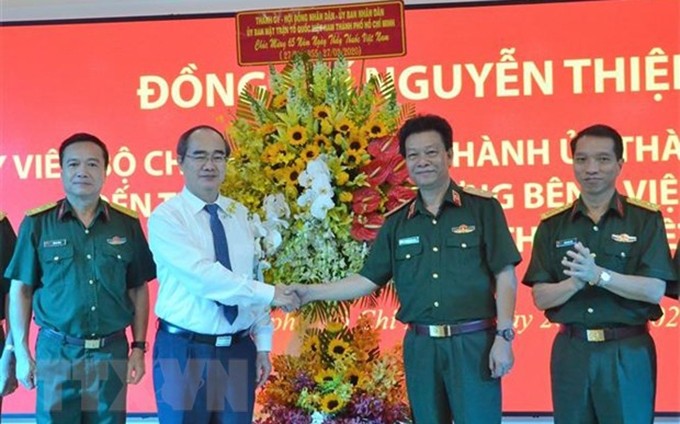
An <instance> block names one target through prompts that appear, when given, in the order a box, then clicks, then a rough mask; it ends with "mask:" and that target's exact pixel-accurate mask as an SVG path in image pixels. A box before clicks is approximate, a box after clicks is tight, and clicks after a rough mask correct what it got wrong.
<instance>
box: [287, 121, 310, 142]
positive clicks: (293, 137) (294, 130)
mask: <svg viewBox="0 0 680 424" xmlns="http://www.w3.org/2000/svg"><path fill="white" fill-rule="evenodd" d="M286 139H287V140H288V142H289V143H290V144H291V145H293V146H300V145H302V144H305V143H306V142H307V129H306V128H305V127H303V126H302V125H295V126H293V127H290V128H288V131H286Z"/></svg>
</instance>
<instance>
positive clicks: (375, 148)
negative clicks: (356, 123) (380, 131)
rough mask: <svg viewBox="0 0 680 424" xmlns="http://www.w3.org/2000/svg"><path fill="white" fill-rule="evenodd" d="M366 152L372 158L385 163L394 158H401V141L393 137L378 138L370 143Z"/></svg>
mask: <svg viewBox="0 0 680 424" xmlns="http://www.w3.org/2000/svg"><path fill="white" fill-rule="evenodd" d="M366 150H368V153H370V154H371V156H372V157H374V158H376V159H382V160H384V161H387V159H390V158H392V157H394V156H401V155H400V154H399V139H398V138H397V137H393V136H388V137H380V138H376V139H375V140H373V141H371V142H370V143H368V147H367V148H366Z"/></svg>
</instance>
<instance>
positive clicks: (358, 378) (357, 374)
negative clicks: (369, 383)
mask: <svg viewBox="0 0 680 424" xmlns="http://www.w3.org/2000/svg"><path fill="white" fill-rule="evenodd" d="M345 380H347V381H348V382H349V384H351V385H352V386H355V387H356V386H358V385H359V383H363V382H365V381H366V375H365V374H364V373H362V372H361V371H359V370H358V369H356V368H350V369H348V370H347V372H345Z"/></svg>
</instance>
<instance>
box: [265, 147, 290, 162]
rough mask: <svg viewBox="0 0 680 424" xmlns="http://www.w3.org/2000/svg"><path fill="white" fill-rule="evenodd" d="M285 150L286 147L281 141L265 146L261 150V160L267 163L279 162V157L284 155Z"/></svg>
mask: <svg viewBox="0 0 680 424" xmlns="http://www.w3.org/2000/svg"><path fill="white" fill-rule="evenodd" d="M285 151H286V149H285V147H284V146H283V145H282V144H281V143H274V144H270V145H269V146H267V147H265V149H264V151H263V152H262V156H261V159H262V162H264V163H265V164H268V165H273V164H276V163H280V161H281V157H282V156H283V155H284V153H285Z"/></svg>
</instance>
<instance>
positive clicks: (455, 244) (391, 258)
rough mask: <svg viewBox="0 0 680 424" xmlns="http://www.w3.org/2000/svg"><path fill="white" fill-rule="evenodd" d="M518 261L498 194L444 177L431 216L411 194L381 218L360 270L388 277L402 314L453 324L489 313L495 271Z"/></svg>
mask: <svg viewBox="0 0 680 424" xmlns="http://www.w3.org/2000/svg"><path fill="white" fill-rule="evenodd" d="M520 261H521V257H520V255H519V252H518V251H517V247H516V246H515V243H514V241H513V239H512V236H511V235H510V232H509V231H508V226H507V223H506V221H505V216H504V215H503V210H502V208H501V206H500V204H499V203H498V201H497V200H496V199H494V198H491V197H490V196H489V197H481V196H479V195H473V194H470V193H468V192H466V191H465V190H463V189H461V188H460V187H459V186H458V185H456V184H455V183H454V182H451V184H450V185H449V188H448V195H447V196H446V197H445V199H444V201H443V203H442V206H441V208H440V211H439V213H438V215H437V216H433V215H432V214H431V213H430V212H429V211H428V210H427V209H426V207H425V204H424V203H423V201H422V199H421V198H420V195H418V197H417V198H416V199H415V200H413V201H412V202H411V203H410V204H408V205H407V206H405V207H403V208H401V209H400V210H398V211H397V212H395V213H394V214H392V215H391V216H390V217H389V218H388V219H387V220H386V222H385V224H384V225H383V226H382V228H381V229H380V232H379V233H378V237H377V238H376V241H375V243H374V244H373V246H372V248H371V251H370V253H369V256H368V258H367V259H366V262H365V264H364V266H363V268H362V270H361V271H360V274H361V275H362V276H364V277H366V278H368V279H369V280H371V281H373V282H374V283H376V284H378V285H384V284H386V283H387V282H388V281H390V279H393V280H394V283H395V286H396V291H397V295H398V297H399V301H400V304H401V306H400V308H399V311H398V313H397V319H399V320H400V321H401V322H405V323H416V324H452V323H456V322H463V321H470V320H474V319H483V318H493V317H495V316H496V304H495V297H494V293H495V289H496V287H495V283H496V282H495V274H497V273H499V272H500V271H501V270H502V269H503V268H505V267H506V266H508V265H516V264H518V263H519V262H520Z"/></svg>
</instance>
